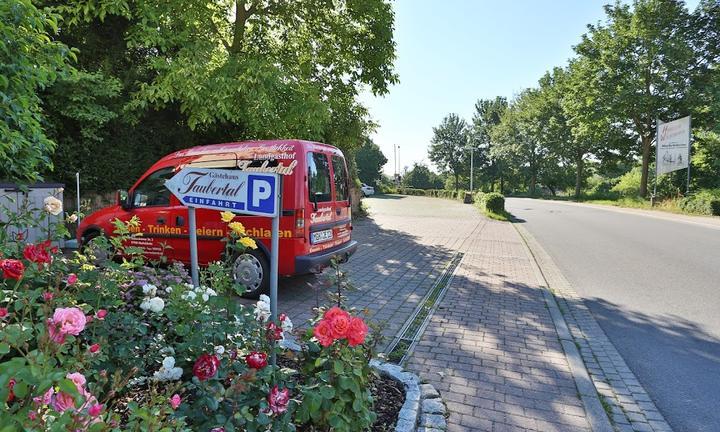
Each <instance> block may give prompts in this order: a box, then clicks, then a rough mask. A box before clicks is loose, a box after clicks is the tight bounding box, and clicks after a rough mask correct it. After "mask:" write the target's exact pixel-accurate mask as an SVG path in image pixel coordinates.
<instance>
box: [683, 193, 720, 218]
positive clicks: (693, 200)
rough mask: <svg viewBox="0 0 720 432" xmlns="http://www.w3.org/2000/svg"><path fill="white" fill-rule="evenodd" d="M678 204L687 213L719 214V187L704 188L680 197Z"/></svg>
mask: <svg viewBox="0 0 720 432" xmlns="http://www.w3.org/2000/svg"><path fill="white" fill-rule="evenodd" d="M678 206H679V207H680V208H681V209H682V210H683V211H686V212H688V213H695V214H702V215H714V216H720V189H704V190H701V191H700V192H697V193H695V194H693V195H690V196H688V197H685V198H682V199H681V200H680V201H679V203H678Z"/></svg>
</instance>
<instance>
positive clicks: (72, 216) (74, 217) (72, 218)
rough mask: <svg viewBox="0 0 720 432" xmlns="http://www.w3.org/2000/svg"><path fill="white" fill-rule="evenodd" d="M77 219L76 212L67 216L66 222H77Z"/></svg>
mask: <svg viewBox="0 0 720 432" xmlns="http://www.w3.org/2000/svg"><path fill="white" fill-rule="evenodd" d="M77 220H78V217H77V215H76V214H71V215H70V216H68V217H67V221H68V223H75V222H77Z"/></svg>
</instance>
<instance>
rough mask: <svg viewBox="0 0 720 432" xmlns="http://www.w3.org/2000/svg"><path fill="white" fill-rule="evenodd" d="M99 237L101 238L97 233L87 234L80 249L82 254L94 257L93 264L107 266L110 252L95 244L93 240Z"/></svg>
mask: <svg viewBox="0 0 720 432" xmlns="http://www.w3.org/2000/svg"><path fill="white" fill-rule="evenodd" d="M101 237H103V236H102V234H101V233H100V232H99V231H91V232H89V233H88V234H86V235H85V236H84V240H83V246H82V248H81V252H82V253H84V254H88V253H91V254H92V255H93V256H94V257H95V260H94V264H95V265H99V266H103V265H105V264H107V262H108V261H110V258H111V257H112V252H111V251H110V250H108V249H105V248H102V247H100V245H99V244H98V243H97V242H95V239H99V238H101Z"/></svg>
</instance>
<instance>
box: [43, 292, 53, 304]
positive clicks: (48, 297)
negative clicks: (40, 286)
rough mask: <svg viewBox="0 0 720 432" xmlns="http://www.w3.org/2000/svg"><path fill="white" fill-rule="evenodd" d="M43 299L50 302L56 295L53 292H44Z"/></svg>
mask: <svg viewBox="0 0 720 432" xmlns="http://www.w3.org/2000/svg"><path fill="white" fill-rule="evenodd" d="M42 297H43V300H45V301H46V302H49V301H50V300H52V299H53V297H54V295H53V293H51V292H44V293H43V295H42Z"/></svg>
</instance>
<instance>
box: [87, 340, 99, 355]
mask: <svg viewBox="0 0 720 432" xmlns="http://www.w3.org/2000/svg"><path fill="white" fill-rule="evenodd" d="M88 351H90V353H91V354H95V353H97V352H98V351H100V344H98V343H95V344H92V345H90V348H88Z"/></svg>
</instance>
